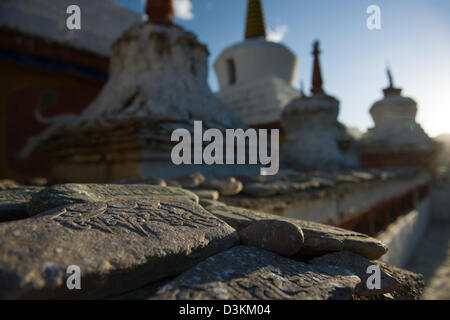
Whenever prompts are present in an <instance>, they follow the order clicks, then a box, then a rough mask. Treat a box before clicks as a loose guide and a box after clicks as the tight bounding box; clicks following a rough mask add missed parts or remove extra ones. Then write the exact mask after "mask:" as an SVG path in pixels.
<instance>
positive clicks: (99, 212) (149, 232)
mask: <svg viewBox="0 0 450 320" xmlns="http://www.w3.org/2000/svg"><path fill="white" fill-rule="evenodd" d="M0 239H2V241H1V242H0V299H17V298H99V297H107V296H110V295H113V294H120V293H124V292H127V291H129V290H132V289H136V288H139V287H141V286H143V285H145V284H149V283H151V282H154V281H158V280H160V279H163V278H166V277H173V276H176V275H178V274H180V273H181V272H183V271H184V270H187V269H188V268H190V267H192V266H194V265H196V264H197V263H199V262H200V261H202V260H204V259H206V258H207V257H209V256H211V255H213V254H216V253H218V252H221V251H224V250H226V249H228V248H230V247H232V246H234V245H237V244H238V243H239V236H238V234H237V232H236V231H235V230H234V229H233V228H231V227H230V226H228V225H227V224H226V223H224V222H222V221H221V220H219V219H217V218H216V217H214V216H213V215H211V214H210V213H208V212H207V211H206V210H204V209H203V208H202V207H200V206H199V205H198V204H196V203H195V202H194V201H188V200H183V201H176V200H170V201H165V200H164V201H157V200H148V201H114V202H89V203H79V204H73V205H70V206H67V207H65V208H64V207H59V208H57V209H53V210H50V211H47V212H45V213H43V214H40V215H37V216H34V217H32V218H29V219H25V220H21V221H14V222H10V223H7V224H2V225H0ZM71 265H76V266H79V267H80V269H81V290H69V289H68V288H67V286H66V282H67V279H68V277H69V274H67V268H68V267H69V266H71Z"/></svg>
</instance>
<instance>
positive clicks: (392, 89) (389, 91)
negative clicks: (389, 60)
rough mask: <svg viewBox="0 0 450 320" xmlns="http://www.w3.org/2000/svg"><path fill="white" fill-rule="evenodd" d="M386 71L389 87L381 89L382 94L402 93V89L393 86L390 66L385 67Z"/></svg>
mask: <svg viewBox="0 0 450 320" xmlns="http://www.w3.org/2000/svg"><path fill="white" fill-rule="evenodd" d="M386 73H387V77H388V81H389V87H387V88H386V89H384V90H383V92H384V95H385V96H388V95H400V94H401V93H402V89H399V88H396V87H395V86H394V79H393V77H392V72H391V68H390V67H389V66H387V67H386Z"/></svg>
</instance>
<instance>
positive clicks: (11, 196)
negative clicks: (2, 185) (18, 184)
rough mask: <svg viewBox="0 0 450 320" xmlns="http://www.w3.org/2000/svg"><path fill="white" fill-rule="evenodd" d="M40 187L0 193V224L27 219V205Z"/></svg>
mask: <svg viewBox="0 0 450 320" xmlns="http://www.w3.org/2000/svg"><path fill="white" fill-rule="evenodd" d="M40 190H42V188H40V187H22V188H17V189H9V190H3V191H0V222H2V221H11V220H18V219H23V218H27V217H28V214H27V203H28V201H30V199H31V197H32V195H33V194H35V193H37V192H39V191H40Z"/></svg>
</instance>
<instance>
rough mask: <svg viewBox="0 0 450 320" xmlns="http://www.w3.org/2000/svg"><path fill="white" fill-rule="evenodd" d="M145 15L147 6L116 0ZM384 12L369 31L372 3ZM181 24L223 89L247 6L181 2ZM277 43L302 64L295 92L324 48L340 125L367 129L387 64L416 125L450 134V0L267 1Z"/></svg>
mask: <svg viewBox="0 0 450 320" xmlns="http://www.w3.org/2000/svg"><path fill="white" fill-rule="evenodd" d="M116 1H117V2H119V3H122V4H124V5H126V6H128V7H129V8H132V9H133V10H136V11H138V12H143V5H142V2H144V0H116ZM372 4H375V5H378V6H379V7H380V8H381V30H372V31H371V30H369V29H368V28H367V26H366V20H367V17H368V14H367V13H366V10H367V7H368V6H369V5H372ZM175 5H176V11H177V19H176V23H178V24H180V25H182V26H184V27H185V28H186V29H189V30H191V31H193V32H195V33H196V34H197V35H198V37H199V39H200V40H201V41H203V42H205V43H206V44H207V45H208V47H209V50H210V52H211V56H210V61H209V63H210V70H209V72H210V73H209V84H210V86H211V89H212V90H213V91H217V90H218V82H217V78H216V75H215V73H214V70H213V68H212V64H213V62H214V60H215V59H216V58H217V57H218V55H219V54H220V52H221V51H222V50H223V49H224V48H225V47H227V46H229V45H231V44H232V43H235V42H238V41H242V40H243V36H244V25H245V16H246V7H247V1H246V0H175ZM263 6H264V13H265V19H266V24H267V27H268V29H269V33H270V36H271V39H273V40H277V41H278V40H280V41H281V42H282V43H284V44H285V45H286V46H288V47H289V48H290V49H291V50H292V51H293V52H295V53H296V54H297V55H298V57H299V59H300V69H299V72H298V76H297V77H298V79H297V81H296V83H297V85H296V86H297V87H299V85H300V80H302V81H304V84H305V88H306V89H308V90H309V88H310V83H311V80H310V78H311V70H312V58H311V54H310V52H311V46H312V42H313V40H314V39H316V38H318V39H319V40H320V41H321V46H322V50H323V53H322V56H321V62H322V72H323V77H324V82H325V84H324V85H325V90H326V91H327V93H329V94H331V95H334V96H336V97H337V98H338V99H339V100H340V101H341V111H340V116H339V118H340V120H341V121H342V122H343V123H345V124H346V125H347V126H350V127H358V128H360V129H361V130H363V131H365V130H366V128H367V127H371V126H373V122H372V119H371V117H370V114H369V109H370V107H371V105H372V104H373V102H375V101H376V100H377V99H380V98H381V97H382V92H381V90H382V88H384V87H386V86H387V79H386V74H385V65H386V62H387V61H388V62H389V64H390V66H391V69H392V72H393V76H394V82H395V84H396V86H397V87H401V88H403V94H404V95H406V96H409V97H411V98H413V99H415V100H416V101H417V103H418V106H419V113H418V121H419V123H421V124H422V126H423V127H424V129H425V130H426V131H427V132H428V133H429V134H430V135H431V136H436V135H439V134H441V133H444V132H450V1H449V0H340V1H336V0H263Z"/></svg>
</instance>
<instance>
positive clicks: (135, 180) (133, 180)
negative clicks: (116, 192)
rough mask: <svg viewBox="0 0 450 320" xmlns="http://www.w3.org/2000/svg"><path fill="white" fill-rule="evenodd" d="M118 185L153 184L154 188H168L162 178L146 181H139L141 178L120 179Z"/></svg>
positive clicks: (145, 179) (150, 178) (148, 178)
mask: <svg viewBox="0 0 450 320" xmlns="http://www.w3.org/2000/svg"><path fill="white" fill-rule="evenodd" d="M116 183H117V184H151V185H154V186H161V187H165V186H167V183H166V181H164V180H163V179H161V178H157V177H147V178H144V179H139V178H128V179H120V180H119V181H117V182H116Z"/></svg>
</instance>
